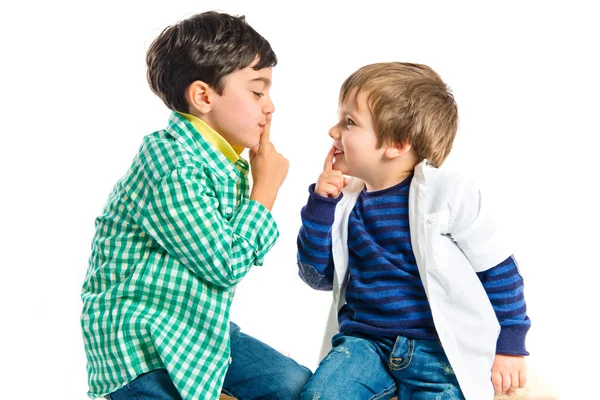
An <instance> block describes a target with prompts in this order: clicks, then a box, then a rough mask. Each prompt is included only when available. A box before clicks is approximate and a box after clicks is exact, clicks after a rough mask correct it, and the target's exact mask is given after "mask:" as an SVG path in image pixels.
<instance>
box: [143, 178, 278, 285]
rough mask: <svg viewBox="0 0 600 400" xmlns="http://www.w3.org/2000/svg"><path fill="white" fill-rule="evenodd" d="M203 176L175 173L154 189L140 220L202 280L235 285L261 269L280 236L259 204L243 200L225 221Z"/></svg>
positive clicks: (159, 241) (145, 227)
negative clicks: (245, 276) (257, 266)
mask: <svg viewBox="0 0 600 400" xmlns="http://www.w3.org/2000/svg"><path fill="white" fill-rule="evenodd" d="M206 181H207V179H206V177H205V176H204V175H203V174H202V173H201V172H198V171H196V170H193V169H182V170H181V171H174V172H173V173H172V174H171V175H169V176H167V177H165V178H163V179H162V180H161V182H159V183H158V184H157V186H156V187H155V188H154V192H153V198H152V199H151V201H149V203H148V206H147V208H146V210H145V214H144V216H143V218H142V220H141V223H142V225H143V227H144V229H145V230H146V231H147V232H148V233H149V234H150V235H151V236H152V237H153V238H154V239H155V240H156V241H157V242H158V243H159V244H160V245H161V246H162V247H163V248H164V249H165V250H166V251H167V252H168V253H169V254H171V255H172V256H173V257H175V258H176V259H177V260H178V261H179V262H181V263H182V264H184V265H185V266H186V267H187V268H188V269H190V270H191V271H192V272H193V273H194V274H196V275H197V276H198V277H200V278H201V279H204V280H206V281H208V282H210V283H213V284H215V285H219V286H225V287H228V286H233V285H235V284H237V283H238V282H239V281H240V280H241V279H242V278H243V277H244V275H245V274H246V273H247V272H248V270H249V269H250V268H251V267H252V265H261V264H262V261H263V258H264V256H265V254H266V253H267V252H268V251H269V250H270V248H271V247H272V246H273V244H274V243H275V241H276V239H277V237H278V235H279V232H278V230H277V226H276V224H275V221H274V219H273V217H272V216H271V213H270V212H269V211H268V210H267V209H266V208H265V207H264V206H262V205H261V204H259V203H258V202H256V201H252V200H248V199H246V200H243V202H242V204H241V205H240V206H239V207H238V208H237V209H236V210H235V211H234V214H233V215H232V216H231V217H229V218H227V217H226V216H224V215H222V214H221V211H220V207H219V204H220V202H219V199H217V197H216V196H215V193H214V191H213V190H212V187H211V186H210V184H209V183H207V182H206Z"/></svg>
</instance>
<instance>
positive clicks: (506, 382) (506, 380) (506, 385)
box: [502, 374, 511, 393]
mask: <svg viewBox="0 0 600 400" xmlns="http://www.w3.org/2000/svg"><path fill="white" fill-rule="evenodd" d="M510 387H511V379H510V375H509V374H502V393H506V391H507V390H508V389H510Z"/></svg>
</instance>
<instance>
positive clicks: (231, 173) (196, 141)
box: [166, 112, 250, 182]
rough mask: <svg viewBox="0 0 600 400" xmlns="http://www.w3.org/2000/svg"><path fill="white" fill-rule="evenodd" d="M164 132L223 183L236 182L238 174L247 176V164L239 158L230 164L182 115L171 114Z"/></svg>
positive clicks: (238, 177)
mask: <svg viewBox="0 0 600 400" xmlns="http://www.w3.org/2000/svg"><path fill="white" fill-rule="evenodd" d="M166 131H167V133H168V134H169V135H171V136H173V137H174V138H175V139H176V140H177V141H178V142H179V143H182V144H183V145H184V146H185V147H186V148H187V150H188V151H189V152H191V153H193V154H195V155H197V156H199V157H200V158H202V159H203V160H205V161H206V165H207V166H208V168H209V169H210V170H211V171H212V172H213V173H214V174H215V175H216V176H217V177H218V178H219V179H221V180H223V181H224V180H227V179H233V180H234V181H236V182H237V181H238V180H239V179H240V173H242V174H244V175H247V173H248V171H249V170H250V168H249V166H248V162H247V161H246V160H244V159H243V158H241V157H240V158H239V159H238V160H237V161H236V162H235V163H232V162H231V161H230V160H229V159H228V158H227V157H225V155H223V153H221V152H220V151H219V150H218V149H217V148H215V147H214V146H213V145H212V144H210V143H209V142H208V141H207V140H206V139H204V137H202V134H201V133H200V132H198V131H197V130H196V129H195V128H194V127H193V126H192V124H191V123H190V122H189V121H188V120H187V119H186V118H185V117H184V116H183V115H181V114H179V113H177V112H173V113H171V116H170V117H169V125H168V126H167V128H166ZM236 166H237V167H236Z"/></svg>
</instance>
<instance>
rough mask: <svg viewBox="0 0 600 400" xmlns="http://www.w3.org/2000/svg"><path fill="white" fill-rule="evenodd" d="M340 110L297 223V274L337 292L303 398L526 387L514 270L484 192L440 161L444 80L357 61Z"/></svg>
mask: <svg viewBox="0 0 600 400" xmlns="http://www.w3.org/2000/svg"><path fill="white" fill-rule="evenodd" d="M338 115H339V118H338V123H337V124H336V125H335V126H333V127H332V128H331V129H330V131H329V135H330V136H331V138H332V139H333V146H332V148H331V150H330V151H329V154H328V155H327V158H326V160H325V165H324V168H323V172H322V173H321V175H320V176H319V178H318V180H317V182H316V184H313V185H311V187H310V189H309V193H310V196H309V199H308V202H307V204H306V206H305V207H304V208H303V209H302V227H301V229H300V233H299V236H298V266H299V273H300V276H301V277H302V279H303V280H304V281H305V282H306V283H307V284H309V285H310V286H311V287H313V288H315V289H319V290H333V297H334V301H333V305H332V310H331V314H330V320H329V322H328V328H327V332H326V335H325V343H324V345H325V346H326V347H328V348H329V349H331V350H330V351H328V352H322V355H326V357H325V358H323V360H322V361H321V363H320V365H319V367H318V368H317V370H316V371H315V373H314V375H313V377H312V378H311V380H310V381H309V383H308V384H307V385H306V386H305V388H304V391H303V393H302V396H301V398H302V399H314V398H318V399H320V400H326V399H345V400H351V399H389V398H392V397H394V396H398V398H399V399H403V400H421V399H423V400H424V399H464V398H466V399H468V400H482V399H491V398H492V397H493V394H494V391H496V392H497V393H505V392H508V393H512V392H513V391H514V390H516V388H518V387H523V386H524V385H525V382H526V380H527V378H526V368H525V361H524V356H525V355H528V353H527V351H526V350H525V336H526V333H527V331H528V329H529V327H530V320H529V318H528V317H527V314H526V306H525V300H524V297H523V280H522V278H521V276H520V274H519V271H518V269H517V265H516V262H515V260H514V257H513V256H512V250H511V247H510V246H509V244H508V243H507V241H506V240H505V237H503V236H502V234H501V233H500V231H499V230H498V229H497V228H496V226H495V225H494V222H493V218H492V217H493V215H492V213H491V212H490V210H489V209H488V201H487V199H486V198H485V197H484V196H482V194H481V193H480V191H479V189H478V188H477V186H476V185H475V184H474V183H473V181H472V180H471V179H468V178H466V177H464V176H462V175H459V174H457V173H454V172H451V171H448V170H446V169H441V168H439V167H440V166H441V165H442V163H443V162H444V160H445V159H446V157H447V156H448V154H449V153H450V150H451V148H452V143H453V141H454V137H455V135H456V131H457V126H458V111H457V106H456V103H455V101H454V97H453V96H452V94H451V93H450V92H449V90H448V88H447V87H446V85H445V84H444V82H443V81H442V80H441V79H440V77H439V76H438V75H437V74H436V73H435V72H434V71H433V70H432V69H431V68H429V67H427V66H425V65H419V64H410V63H380V64H372V65H368V66H365V67H363V68H360V69H359V70H358V71H356V72H355V73H353V74H352V75H351V76H350V77H349V78H348V79H346V81H345V82H344V84H343V85H342V88H341V91H340V106H339V111H338ZM345 175H348V176H351V178H350V179H348V178H346V177H345ZM332 336H333V337H332Z"/></svg>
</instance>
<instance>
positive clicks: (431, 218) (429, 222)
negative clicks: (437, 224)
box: [427, 215, 435, 224]
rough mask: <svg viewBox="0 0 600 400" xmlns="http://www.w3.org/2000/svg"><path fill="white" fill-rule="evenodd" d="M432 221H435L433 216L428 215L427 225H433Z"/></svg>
mask: <svg viewBox="0 0 600 400" xmlns="http://www.w3.org/2000/svg"><path fill="white" fill-rule="evenodd" d="M434 221H435V215H430V216H429V217H427V223H428V224H433V222H434Z"/></svg>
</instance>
